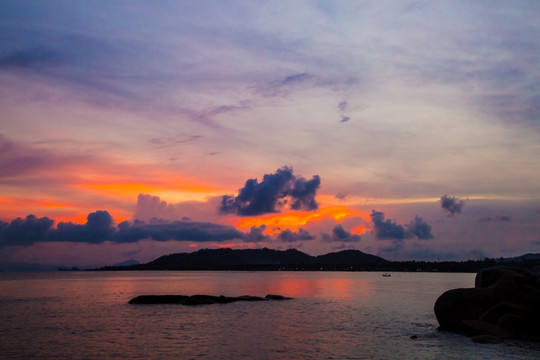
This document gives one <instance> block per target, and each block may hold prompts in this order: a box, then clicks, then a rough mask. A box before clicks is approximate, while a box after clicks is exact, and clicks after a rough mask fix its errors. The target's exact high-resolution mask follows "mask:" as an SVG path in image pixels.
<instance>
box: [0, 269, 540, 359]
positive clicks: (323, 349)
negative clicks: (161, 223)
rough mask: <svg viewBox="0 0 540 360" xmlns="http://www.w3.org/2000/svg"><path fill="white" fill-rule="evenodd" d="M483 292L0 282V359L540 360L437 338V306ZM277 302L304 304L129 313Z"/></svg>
mask: <svg viewBox="0 0 540 360" xmlns="http://www.w3.org/2000/svg"><path fill="white" fill-rule="evenodd" d="M473 283H474V275H473V274H437V273H393V274H392V276H391V277H382V276H381V273H365V272H54V273H0V357H1V358H2V359H34V358H37V359H539V358H540V347H539V346H537V345H533V344H528V343H523V342H507V343H503V344H497V345H481V344H475V343H473V342H472V341H471V340H470V339H468V338H466V337H462V336H459V335H454V334H450V333H445V332H441V331H438V330H437V321H436V319H435V316H434V314H433V304H434V302H435V300H436V299H437V297H438V296H439V295H440V294H441V293H442V292H443V291H445V290H448V289H452V288H457V287H471V286H472V284H473ZM268 293H272V294H282V295H286V296H292V297H294V298H295V299H294V300H291V301H270V302H237V303H232V304H225V305H204V306H197V307H187V306H181V305H129V304H128V303H127V302H128V301H129V300H130V299H131V298H133V297H135V296H137V295H142V294H184V295H194V294H211V295H226V296H239V295H258V296H264V295H266V294H268ZM413 335H416V336H417V338H416V339H413V338H411V336H413Z"/></svg>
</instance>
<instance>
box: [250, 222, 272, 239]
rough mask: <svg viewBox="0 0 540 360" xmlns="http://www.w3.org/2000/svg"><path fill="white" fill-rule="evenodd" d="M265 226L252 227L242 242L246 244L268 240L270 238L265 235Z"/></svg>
mask: <svg viewBox="0 0 540 360" xmlns="http://www.w3.org/2000/svg"><path fill="white" fill-rule="evenodd" d="M265 230H266V225H261V226H252V227H251V229H250V230H249V232H248V233H247V234H245V236H244V241H247V242H259V241H267V240H270V236H268V235H265V234H264V231H265Z"/></svg>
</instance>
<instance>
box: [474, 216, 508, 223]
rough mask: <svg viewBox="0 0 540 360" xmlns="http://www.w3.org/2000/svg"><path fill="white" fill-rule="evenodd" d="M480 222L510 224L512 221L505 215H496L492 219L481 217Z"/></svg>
mask: <svg viewBox="0 0 540 360" xmlns="http://www.w3.org/2000/svg"><path fill="white" fill-rule="evenodd" d="M480 221H481V222H490V221H495V222H510V221H512V218H511V217H510V216H506V215H497V216H494V217H491V216H488V217H483V218H481V219H480Z"/></svg>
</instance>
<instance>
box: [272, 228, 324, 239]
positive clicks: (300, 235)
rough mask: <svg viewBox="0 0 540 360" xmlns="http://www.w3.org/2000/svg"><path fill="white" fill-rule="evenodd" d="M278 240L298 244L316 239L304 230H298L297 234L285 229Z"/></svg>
mask: <svg viewBox="0 0 540 360" xmlns="http://www.w3.org/2000/svg"><path fill="white" fill-rule="evenodd" d="M277 239H278V240H281V241H285V242H296V241H303V240H313V239H315V236H313V235H311V234H310V233H309V232H308V231H306V230H304V229H302V228H300V229H298V231H296V232H294V231H291V230H289V229H285V230H283V231H282V232H280V233H279V235H278V236H277Z"/></svg>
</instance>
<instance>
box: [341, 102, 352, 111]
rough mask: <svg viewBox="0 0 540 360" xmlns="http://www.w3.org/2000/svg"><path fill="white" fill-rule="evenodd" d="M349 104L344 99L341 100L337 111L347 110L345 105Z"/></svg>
mask: <svg viewBox="0 0 540 360" xmlns="http://www.w3.org/2000/svg"><path fill="white" fill-rule="evenodd" d="M348 106H349V104H348V103H347V102H346V101H342V102H340V103H339V104H338V109H339V111H345V110H347V107H348Z"/></svg>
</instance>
